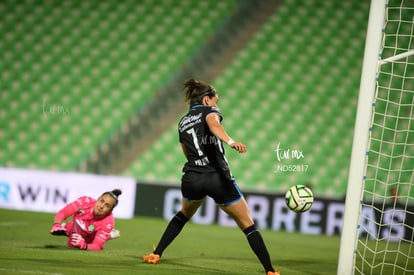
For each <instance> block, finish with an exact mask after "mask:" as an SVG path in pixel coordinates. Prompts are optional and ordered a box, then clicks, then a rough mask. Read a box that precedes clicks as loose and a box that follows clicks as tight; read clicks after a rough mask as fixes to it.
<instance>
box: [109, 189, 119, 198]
mask: <svg viewBox="0 0 414 275" xmlns="http://www.w3.org/2000/svg"><path fill="white" fill-rule="evenodd" d="M111 192H112V193H113V194H114V195H116V196H117V197H118V196H119V195H121V194H122V191H121V190H120V189H114V190H112V191H111Z"/></svg>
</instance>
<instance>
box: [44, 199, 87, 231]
mask: <svg viewBox="0 0 414 275" xmlns="http://www.w3.org/2000/svg"><path fill="white" fill-rule="evenodd" d="M81 206H82V201H81V198H79V199H77V200H76V201H73V202H71V203H69V204H67V205H66V206H65V207H63V208H62V209H60V210H59V211H58V212H57V213H56V215H55V217H54V218H53V225H52V228H51V229H50V234H52V235H67V232H66V228H65V227H64V226H63V225H62V223H63V222H64V221H65V220H66V219H67V218H68V217H70V216H72V215H73V214H75V213H76V211H78V209H79V208H81Z"/></svg>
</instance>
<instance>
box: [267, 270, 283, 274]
mask: <svg viewBox="0 0 414 275" xmlns="http://www.w3.org/2000/svg"><path fill="white" fill-rule="evenodd" d="M267 275H280V270H279V269H276V270H275V272H272V271H268V272H267Z"/></svg>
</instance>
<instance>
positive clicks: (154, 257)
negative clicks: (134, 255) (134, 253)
mask: <svg viewBox="0 0 414 275" xmlns="http://www.w3.org/2000/svg"><path fill="white" fill-rule="evenodd" d="M142 260H143V261H144V262H146V263H148V264H156V263H158V261H159V260H160V255H158V254H154V253H151V254H148V255H144V256H142Z"/></svg>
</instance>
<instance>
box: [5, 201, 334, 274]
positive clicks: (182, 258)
mask: <svg viewBox="0 0 414 275" xmlns="http://www.w3.org/2000/svg"><path fill="white" fill-rule="evenodd" d="M0 217H1V219H0V274H56V275H57V274H157V275H163V274H176V275H186V274H192V275H193V274H203V275H223V274H249V275H254V274H264V271H263V269H262V266H261V265H260V263H259V261H258V260H257V258H256V256H255V255H254V254H253V252H252V251H251V250H250V247H249V245H248V243H247V241H246V238H245V236H244V235H243V233H242V232H241V231H240V230H239V229H237V228H230V227H221V226H217V225H209V226H205V225H196V224H192V223H188V224H187V225H186V226H185V227H184V229H183V231H182V233H181V235H179V236H178V238H177V239H176V240H175V241H174V242H173V243H172V244H171V245H170V247H168V248H167V250H166V251H165V252H164V254H163V258H162V259H161V261H160V262H159V264H157V265H149V264H144V263H143V262H142V260H141V256H142V255H143V254H146V253H149V252H151V250H152V245H153V244H154V243H155V244H156V243H157V242H158V240H159V238H160V236H161V234H162V232H163V231H164V228H165V226H166V225H167V221H165V220H162V219H155V218H147V217H136V218H134V219H132V220H121V219H117V220H116V228H117V229H119V230H120V231H121V237H120V238H119V239H116V240H111V241H109V242H108V243H107V244H106V247H105V249H104V250H103V251H99V252H92V251H80V250H76V249H70V248H67V247H66V237H61V236H51V235H50V234H49V230H50V227H51V223H52V219H53V214H51V213H36V212H26V211H14V210H5V209H0ZM261 232H262V235H263V238H264V239H265V242H266V244H267V246H268V249H269V252H270V255H271V258H272V262H273V263H274V265H275V266H277V267H280V269H281V271H282V274H283V275H295V274H336V267H337V258H338V251H339V241H340V240H339V237H326V236H313V235H302V234H298V233H294V234H292V233H285V232H273V231H267V230H263V231H261Z"/></svg>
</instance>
